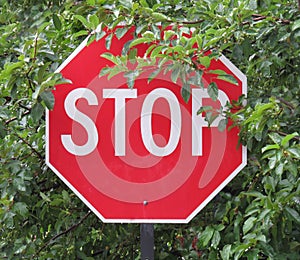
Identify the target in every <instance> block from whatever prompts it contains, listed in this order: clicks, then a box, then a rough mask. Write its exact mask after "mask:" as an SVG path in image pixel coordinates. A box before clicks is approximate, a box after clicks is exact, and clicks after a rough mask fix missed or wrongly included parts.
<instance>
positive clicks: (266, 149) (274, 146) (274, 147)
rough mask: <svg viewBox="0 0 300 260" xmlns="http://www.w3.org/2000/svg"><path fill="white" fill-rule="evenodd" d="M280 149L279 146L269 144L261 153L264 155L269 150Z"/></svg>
mask: <svg viewBox="0 0 300 260" xmlns="http://www.w3.org/2000/svg"><path fill="white" fill-rule="evenodd" d="M278 149H280V146H279V144H269V145H267V146H265V147H263V148H262V149H261V152H262V153H264V152H266V151H269V150H278Z"/></svg>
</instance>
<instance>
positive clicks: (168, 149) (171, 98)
mask: <svg viewBox="0 0 300 260" xmlns="http://www.w3.org/2000/svg"><path fill="white" fill-rule="evenodd" d="M159 98H164V99H166V100H167V101H168V103H169V107H170V112H171V118H170V120H171V130H170V137H169V141H168V143H167V144H166V145H165V146H164V147H160V146H157V145H156V143H155V141H154V140H153V135H152V123H151V120H152V108H153V105H154V102H155V101H156V100H157V99H159ZM180 133H181V111H180V106H179V103H178V100H177V98H176V96H175V94H174V93H173V92H172V91H170V90H168V89H165V88H157V89H155V90H152V91H151V92H150V93H149V94H148V95H147V96H146V98H145V100H144V103H143V106H142V112H141V134H142V139H143V142H144V145H145V147H146V148H147V150H148V151H149V152H150V153H152V154H154V155H156V156H167V155H169V154H171V153H172V152H173V151H174V150H175V149H176V147H177V144H178V141H179V138H180Z"/></svg>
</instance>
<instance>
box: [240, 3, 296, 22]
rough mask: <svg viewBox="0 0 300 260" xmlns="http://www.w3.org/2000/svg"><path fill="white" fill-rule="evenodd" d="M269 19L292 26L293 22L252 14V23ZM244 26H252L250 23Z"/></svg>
mask: <svg viewBox="0 0 300 260" xmlns="http://www.w3.org/2000/svg"><path fill="white" fill-rule="evenodd" d="M299 1H300V0H299ZM267 18H273V19H275V21H278V22H280V23H282V24H290V23H291V21H290V20H288V19H282V18H278V17H270V16H265V15H261V14H252V21H254V22H258V21H262V20H265V19H267ZM242 24H243V25H246V24H250V21H246V22H243V23H242Z"/></svg>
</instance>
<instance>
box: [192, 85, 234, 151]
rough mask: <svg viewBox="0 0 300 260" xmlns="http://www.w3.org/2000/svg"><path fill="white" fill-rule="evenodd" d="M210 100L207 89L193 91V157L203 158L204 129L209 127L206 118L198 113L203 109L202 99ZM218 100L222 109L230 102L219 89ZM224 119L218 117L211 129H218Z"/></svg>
mask: <svg viewBox="0 0 300 260" xmlns="http://www.w3.org/2000/svg"><path fill="white" fill-rule="evenodd" d="M205 98H210V97H209V95H208V92H207V89H192V156H202V155H203V151H202V128H203V127H208V124H207V122H206V121H205V118H204V117H203V116H202V115H197V111H198V109H199V108H200V107H202V99H205ZM218 100H219V101H220V103H221V106H222V107H225V105H226V102H227V101H229V99H228V96H227V95H226V94H225V92H224V91H222V90H220V89H219V94H218ZM221 119H222V118H221V117H220V116H218V117H217V118H216V119H215V120H214V121H213V123H212V124H211V127H217V126H218V124H219V122H220V120H221Z"/></svg>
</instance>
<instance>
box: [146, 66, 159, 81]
mask: <svg viewBox="0 0 300 260" xmlns="http://www.w3.org/2000/svg"><path fill="white" fill-rule="evenodd" d="M160 72H161V68H160V67H159V68H157V69H156V70H154V71H153V72H151V74H150V75H149V77H148V83H150V82H151V80H153V79H154V78H155V77H156V76H157V75H158V74H159V73H160Z"/></svg>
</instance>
